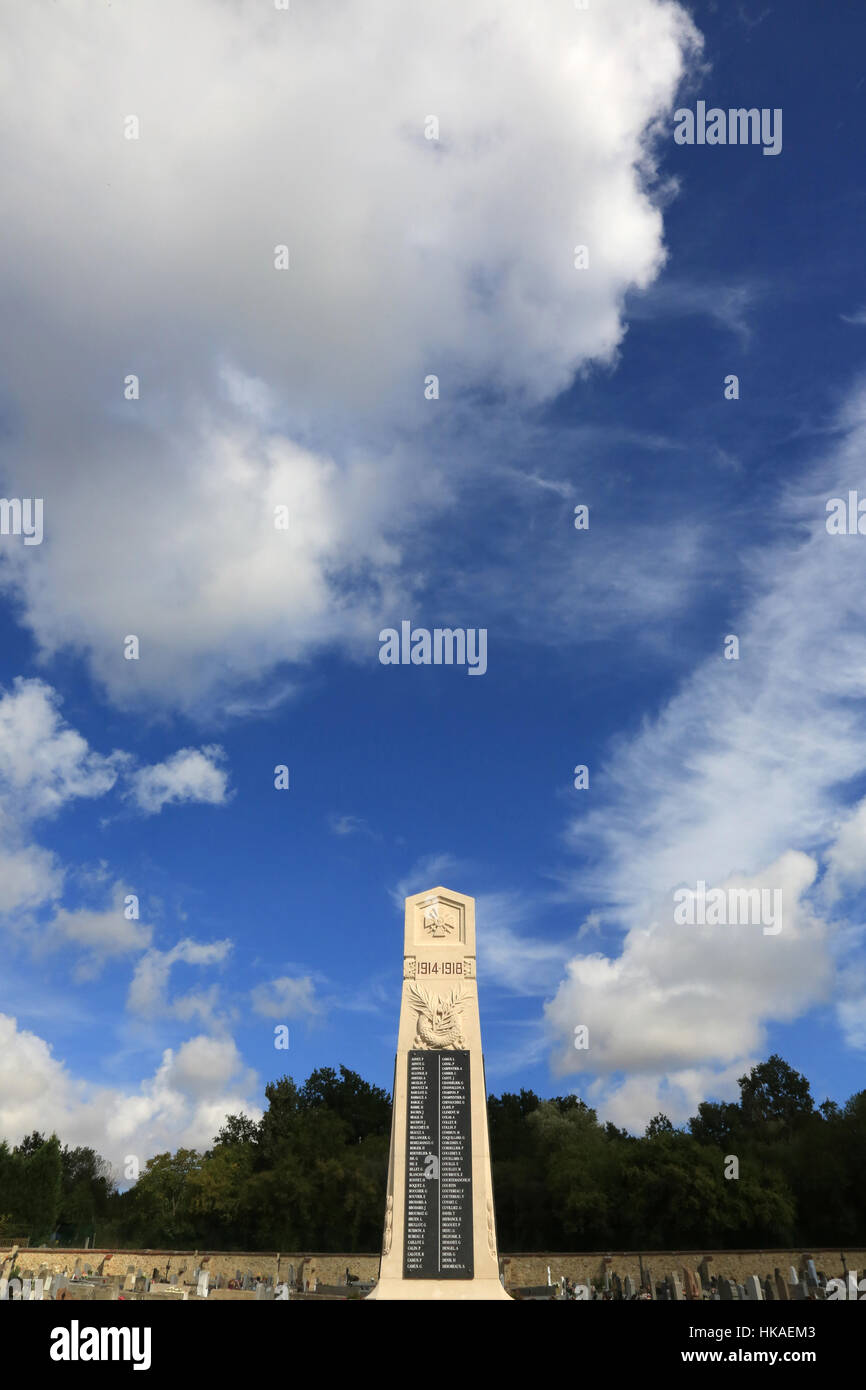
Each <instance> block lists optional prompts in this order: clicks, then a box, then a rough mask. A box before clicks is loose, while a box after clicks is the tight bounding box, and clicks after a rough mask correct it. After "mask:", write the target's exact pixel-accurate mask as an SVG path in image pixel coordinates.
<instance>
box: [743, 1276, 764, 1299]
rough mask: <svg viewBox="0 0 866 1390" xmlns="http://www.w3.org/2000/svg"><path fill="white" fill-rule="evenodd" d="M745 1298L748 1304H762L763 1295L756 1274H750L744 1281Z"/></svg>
mask: <svg viewBox="0 0 866 1390" xmlns="http://www.w3.org/2000/svg"><path fill="white" fill-rule="evenodd" d="M746 1298H747V1299H748V1300H749V1302H750V1303H763V1301H764V1294H763V1290H762V1289H761V1281H760V1279H759V1278H758V1276H757V1274H750V1275H749V1277H748V1279H747V1280H746Z"/></svg>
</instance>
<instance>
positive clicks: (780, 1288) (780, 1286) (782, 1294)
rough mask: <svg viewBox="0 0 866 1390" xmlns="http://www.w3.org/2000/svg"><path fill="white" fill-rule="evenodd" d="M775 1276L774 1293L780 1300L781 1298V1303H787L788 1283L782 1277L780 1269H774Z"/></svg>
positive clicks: (788, 1296)
mask: <svg viewBox="0 0 866 1390" xmlns="http://www.w3.org/2000/svg"><path fill="white" fill-rule="evenodd" d="M775 1277H776V1293H777V1294H778V1296H779V1298H780V1300H781V1301H782V1302H783V1303H787V1302H788V1300H789V1298H790V1294H789V1293H788V1285H787V1284H786V1283H785V1280H784V1279H783V1278H782V1271H781V1270H780V1269H777V1270H776V1275H775Z"/></svg>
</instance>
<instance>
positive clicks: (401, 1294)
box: [364, 1279, 514, 1303]
mask: <svg viewBox="0 0 866 1390" xmlns="http://www.w3.org/2000/svg"><path fill="white" fill-rule="evenodd" d="M371 1299H380V1300H385V1301H387V1300H390V1299H394V1300H400V1299H405V1300H408V1301H411V1302H413V1303H418V1302H422V1303H446V1302H447V1303H451V1302H457V1303H469V1302H475V1301H476V1300H477V1299H486V1300H487V1301H488V1302H490V1301H491V1300H493V1301H496V1300H498V1301H499V1302H502V1301H503V1300H504V1301H505V1302H506V1303H512V1302H513V1301H514V1300H513V1299H512V1297H511V1294H508V1293H506V1292H505V1290H504V1288H503V1287H502V1285H501V1284H500V1282H499V1280H498V1279H380V1280H379V1282H378V1284H377V1285H376V1287H375V1289H373V1291H372V1292H371V1293H368V1294H367V1297H366V1299H365V1300H364V1301H365V1303H369V1302H370V1300H371Z"/></svg>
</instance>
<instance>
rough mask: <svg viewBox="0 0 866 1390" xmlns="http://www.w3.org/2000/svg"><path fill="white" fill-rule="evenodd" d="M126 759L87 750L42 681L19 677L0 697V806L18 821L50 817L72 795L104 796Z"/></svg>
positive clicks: (122, 755) (120, 756)
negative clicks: (12, 814) (104, 755)
mask: <svg viewBox="0 0 866 1390" xmlns="http://www.w3.org/2000/svg"><path fill="white" fill-rule="evenodd" d="M125 761H126V755H125V754H123V753H118V752H115V753H112V754H111V755H110V756H109V757H103V756H102V754H100V753H95V752H94V751H93V750H92V749H91V748H89V747H88V744H87V740H86V739H84V738H82V736H81V734H79V733H78V732H77V731H76V730H75V729H71V728H70V727H69V725H68V724H66V722H65V721H64V719H63V717H62V715H61V714H60V699H59V697H58V695H57V694H56V692H55V691H54V690H52V688H51V686H49V685H46V684H45V682H44V681H40V680H25V679H23V678H22V677H20V676H19V677H18V678H16V680H15V682H14V684H13V688H12V690H11V691H4V692H3V694H2V696H0V805H2V807H3V809H4V811H5V812H6V813H7V814H9V813H11V812H13V811H14V814H15V816H16V818H17V819H18V820H27V821H30V820H35V819H37V818H38V817H40V816H50V815H53V814H54V813H55V812H57V811H59V810H60V808H61V806H63V805H64V804H65V803H66V802H67V801H71V800H73V799H74V798H76V797H96V796H104V795H105V793H106V792H108V791H110V790H111V788H112V787H113V786H114V784H115V782H116V780H117V776H118V772H119V770H120V769H121V767H122V766H123V764H124V763H125Z"/></svg>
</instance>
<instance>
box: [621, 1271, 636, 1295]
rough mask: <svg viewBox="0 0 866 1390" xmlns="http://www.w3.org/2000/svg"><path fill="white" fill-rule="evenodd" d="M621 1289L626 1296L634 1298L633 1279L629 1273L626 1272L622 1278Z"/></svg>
mask: <svg viewBox="0 0 866 1390" xmlns="http://www.w3.org/2000/svg"><path fill="white" fill-rule="evenodd" d="M623 1291H624V1293H625V1296H626V1298H634V1280H633V1279H632V1277H631V1275H630V1274H627V1275H626V1276H625V1279H624V1280H623Z"/></svg>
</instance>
